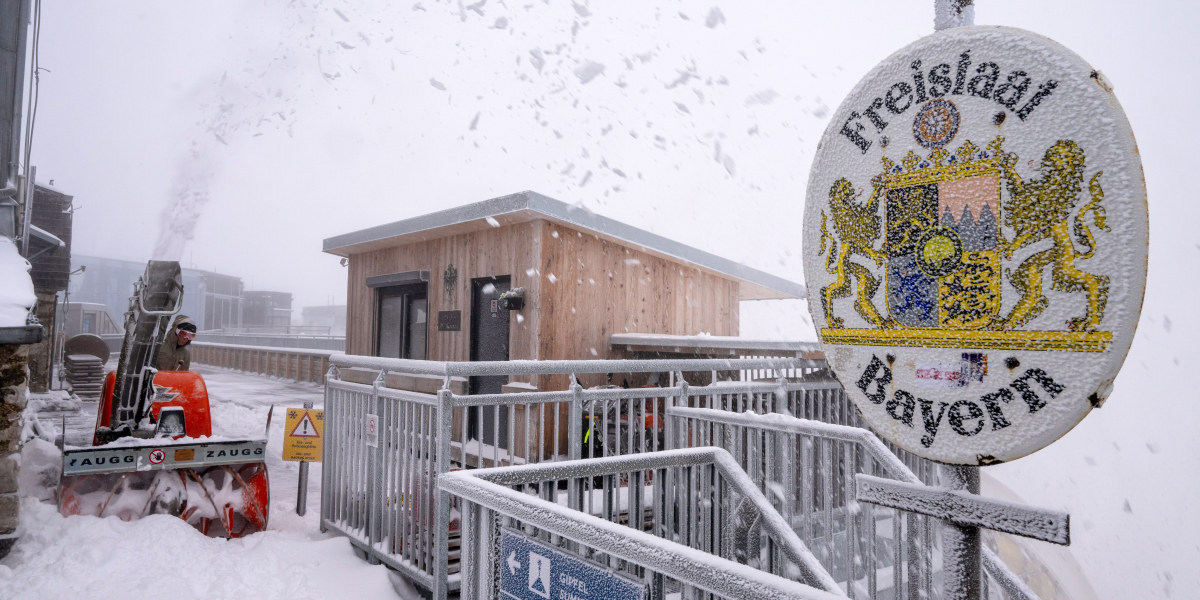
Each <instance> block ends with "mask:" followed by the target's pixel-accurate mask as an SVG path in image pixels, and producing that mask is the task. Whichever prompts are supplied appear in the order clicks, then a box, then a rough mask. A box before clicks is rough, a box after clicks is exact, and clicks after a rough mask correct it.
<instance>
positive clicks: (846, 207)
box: [804, 27, 1147, 464]
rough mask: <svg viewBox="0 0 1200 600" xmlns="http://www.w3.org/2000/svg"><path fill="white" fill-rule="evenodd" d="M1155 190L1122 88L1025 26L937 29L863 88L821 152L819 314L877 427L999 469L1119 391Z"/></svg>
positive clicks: (815, 196) (815, 289)
mask: <svg viewBox="0 0 1200 600" xmlns="http://www.w3.org/2000/svg"><path fill="white" fill-rule="evenodd" d="M1146 251H1147V215H1146V187H1145V181H1144V180H1143V177H1142V168H1141V160H1140V159H1139V157H1138V153H1137V147H1136V145H1135V143H1134V139H1133V132H1132V131H1131V129H1130V127H1129V122H1128V121H1127V120H1126V118H1125V113H1124V112H1123V111H1122V110H1121V107H1120V105H1119V104H1118V103H1117V100H1116V97H1115V96H1114V95H1113V93H1112V88H1111V87H1110V86H1109V85H1108V83H1107V82H1106V81H1105V80H1104V78H1103V76H1101V75H1100V73H1099V72H1098V71H1096V70H1094V69H1093V68H1092V67H1091V66H1089V65H1088V64H1087V63H1086V62H1084V61H1083V59H1081V58H1080V57H1079V56H1077V55H1076V54H1074V53H1073V52H1071V51H1070V50H1068V49H1066V48H1064V47H1063V46H1061V45H1059V44H1058V43H1056V42H1054V41H1052V40H1049V39H1047V38H1044V37H1042V36H1039V35H1035V34H1032V33H1029V32H1027V31H1022V30H1019V29H1012V28H1004V27H963V28H958V29H949V30H945V31H941V32H938V33H935V34H934V35H931V36H929V37H926V38H923V39H921V40H918V41H917V42H914V43H913V44H911V45H909V46H907V47H905V48H903V49H902V50H900V51H899V52H896V53H895V54H893V55H892V56H890V57H889V58H887V59H886V60H884V61H883V62H882V63H880V64H879V65H878V66H876V67H875V68H874V69H873V70H871V72H870V73H868V74H867V75H866V77H864V78H863V80H862V81H861V82H859V84H858V86H857V87H855V89H854V90H853V91H852V92H851V93H850V95H849V97H847V98H846V100H845V101H844V102H843V103H842V105H841V107H840V108H839V109H838V111H837V113H836V114H835V115H834V117H833V122H832V123H831V124H830V125H829V128H828V129H827V130H826V132H825V135H824V137H823V138H822V140H821V143H820V146H819V147H818V150H817V155H816V159H815V160H814V162H813V167H812V173H811V176H810V178H809V183H808V198H807V205H806V208H805V215H804V256H805V259H804V274H805V281H806V283H807V286H808V290H809V308H810V309H811V312H812V315H813V320H814V324H815V325H816V328H817V332H818V334H819V336H820V339H821V342H822V344H823V345H824V348H825V351H826V354H827V356H828V358H829V361H830V364H831V366H832V367H833V368H834V370H835V371H836V373H837V374H838V377H839V378H840V379H841V381H842V384H843V385H844V386H845V388H846V391H847V393H848V394H849V395H850V397H851V398H852V399H853V400H854V401H855V403H856V404H857V405H858V407H859V409H860V410H861V412H862V414H863V418H864V419H865V420H866V422H867V424H868V425H870V427H871V428H872V429H874V430H875V431H876V432H877V433H878V434H880V435H881V436H882V437H884V438H885V439H888V440H890V441H892V442H894V443H896V444H898V445H899V446H901V447H903V448H905V449H906V450H909V451H911V452H913V453H915V454H917V455H920V456H923V457H926V458H930V459H933V460H936V461H941V462H945V463H952V464H991V463H996V462H1002V461H1007V460H1012V459H1015V458H1019V457H1021V456H1024V455H1026V454H1028V453H1030V452H1033V451H1036V450H1038V449H1040V448H1042V447H1044V446H1046V445H1047V444H1049V443H1051V442H1053V441H1054V440H1056V439H1058V438H1059V437H1060V436H1061V435H1063V434H1064V433H1066V432H1067V431H1068V430H1070V429H1071V428H1072V427H1074V426H1075V424H1076V423H1078V422H1079V421H1080V420H1081V419H1083V417H1084V416H1085V415H1086V414H1087V413H1088V411H1090V410H1091V408H1092V407H1094V406H1099V405H1100V404H1101V403H1102V402H1103V401H1104V398H1105V397H1106V396H1107V395H1108V393H1109V391H1110V389H1111V387H1112V381H1113V379H1114V378H1115V377H1116V375H1117V371H1118V370H1119V369H1120V367H1121V363H1122V362H1123V361H1124V359H1125V355H1126V353H1127V351H1128V350H1129V344H1130V342H1131V341H1132V339H1133V333H1134V328H1135V326H1136V325H1137V320H1138V315H1139V313H1140V311H1141V303H1142V294H1143V290H1144V288H1145V282H1146Z"/></svg>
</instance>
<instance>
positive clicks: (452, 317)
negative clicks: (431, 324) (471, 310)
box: [438, 310, 462, 331]
mask: <svg viewBox="0 0 1200 600" xmlns="http://www.w3.org/2000/svg"><path fill="white" fill-rule="evenodd" d="M461 329H462V311H461V310H439V311H438V331H459V330H461Z"/></svg>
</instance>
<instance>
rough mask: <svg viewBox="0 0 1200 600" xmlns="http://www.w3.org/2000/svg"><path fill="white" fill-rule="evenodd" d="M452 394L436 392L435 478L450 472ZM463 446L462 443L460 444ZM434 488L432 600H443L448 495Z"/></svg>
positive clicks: (446, 584) (446, 583)
mask: <svg viewBox="0 0 1200 600" xmlns="http://www.w3.org/2000/svg"><path fill="white" fill-rule="evenodd" d="M453 397H454V394H453V392H451V391H450V389H449V387H443V388H442V389H440V390H438V413H437V420H438V423H437V439H436V440H435V441H436V444H437V450H436V452H437V456H436V457H434V460H436V461H437V477H441V475H442V474H443V473H449V472H450V430H451V422H452V420H453V415H454V403H453V402H454V398H453ZM463 442H464V444H465V442H466V440H463ZM434 485H435V486H436V487H435V489H437V500H436V502H435V503H434V511H435V513H434V514H435V515H436V518H435V520H434V526H433V527H434V530H433V541H434V548H433V561H434V567H433V598H434V600H446V597H447V595H448V594H449V592H450V582H449V567H450V565H449V564H448V561H449V555H450V536H449V534H450V493H449V492H447V491H445V490H443V489H442V488H441V486H437V481H436V479H435V481H434Z"/></svg>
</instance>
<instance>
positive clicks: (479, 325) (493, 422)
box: [467, 275, 511, 448]
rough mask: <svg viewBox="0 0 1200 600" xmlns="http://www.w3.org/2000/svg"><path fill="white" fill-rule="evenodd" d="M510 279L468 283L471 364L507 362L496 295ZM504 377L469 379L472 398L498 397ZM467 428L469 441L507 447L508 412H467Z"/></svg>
mask: <svg viewBox="0 0 1200 600" xmlns="http://www.w3.org/2000/svg"><path fill="white" fill-rule="evenodd" d="M510 286H511V278H510V277H509V276H507V275H505V276H502V277H480V278H477V279H472V280H471V360H472V361H477V360H508V311H507V310H503V309H501V308H500V294H503V293H504V292H506V291H508V288H509V287H510ZM506 383H508V376H507V375H487V376H477V377H472V378H471V381H470V391H471V393H472V394H499V393H500V392H501V391H502V389H501V388H502V387H503V386H504V384H506ZM468 412H469V413H470V416H469V417H468V419H467V428H468V430H469V431H470V434H469V437H471V438H473V439H477V440H481V441H483V443H485V444H496V434H497V432H499V433H500V442H499V444H498V445H499V446H500V447H502V448H507V447H508V439H507V432H508V410H506V409H499V410H497V409H494V408H491V407H483V408H480V409H471V410H469V411H468Z"/></svg>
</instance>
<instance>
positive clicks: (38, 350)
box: [27, 289, 58, 394]
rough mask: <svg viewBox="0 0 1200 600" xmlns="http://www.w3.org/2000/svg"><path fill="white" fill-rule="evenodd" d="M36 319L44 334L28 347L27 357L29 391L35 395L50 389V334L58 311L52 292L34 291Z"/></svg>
mask: <svg viewBox="0 0 1200 600" xmlns="http://www.w3.org/2000/svg"><path fill="white" fill-rule="evenodd" d="M36 292H37V319H38V322H39V323H41V325H42V330H43V331H44V332H45V333H44V334H43V335H42V341H40V342H38V343H36V344H32V345H30V346H29V347H28V348H27V350H28V357H29V383H28V385H29V391H31V392H33V393H35V394H41V393H45V392H47V391H49V390H50V388H51V387H52V384H51V381H50V365H51V364H53V363H54V336H53V335H51V332H53V331H55V330H56V329H57V325H58V323H57V320H56V318H55V317H56V316H57V314H56V311H57V310H58V295H57V294H56V293H55V292H54V291H47V290H40V289H39V290H36Z"/></svg>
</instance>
